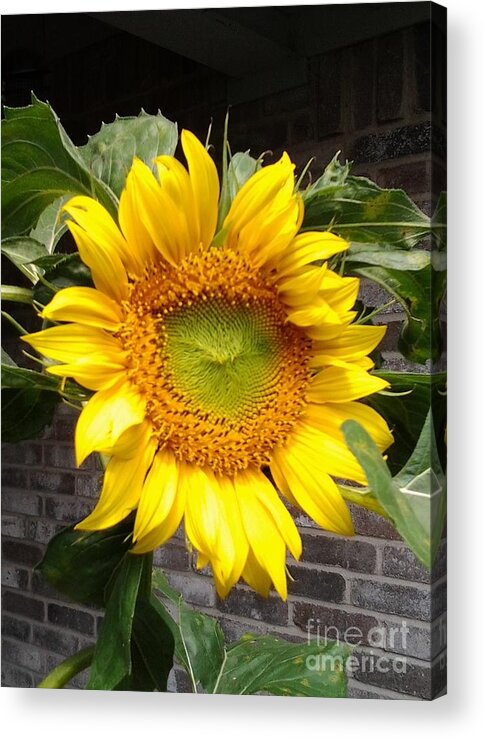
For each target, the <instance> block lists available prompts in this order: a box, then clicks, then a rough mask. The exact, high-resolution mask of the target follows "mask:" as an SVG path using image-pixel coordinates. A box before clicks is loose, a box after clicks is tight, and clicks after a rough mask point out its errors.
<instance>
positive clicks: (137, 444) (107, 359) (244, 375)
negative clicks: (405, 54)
mask: <svg viewBox="0 0 484 738" xmlns="http://www.w3.org/2000/svg"><path fill="white" fill-rule="evenodd" d="M181 143H182V148H183V152H184V155H185V158H186V162H187V168H186V167H185V166H184V165H183V164H182V163H180V162H179V161H178V160H177V159H176V158H174V157H171V156H160V157H158V158H157V159H156V160H155V162H154V165H155V170H156V176H155V174H153V172H152V170H151V169H150V168H149V167H148V166H147V165H146V164H144V163H143V162H142V161H140V160H139V159H135V160H134V161H133V164H132V167H131V169H130V171H129V173H128V176H127V179H126V183H125V187H124V190H123V192H122V194H121V197H120V201H119V213H118V220H119V224H118V223H116V222H115V221H114V220H113V218H112V217H111V216H110V215H109V214H108V212H107V211H106V210H105V209H104V208H103V207H102V206H101V205H100V204H99V202H97V201H96V200H94V199H91V198H89V197H84V196H75V197H73V198H72V199H70V200H69V201H68V203H67V204H66V205H65V208H64V209H65V211H66V212H67V213H68V216H69V220H68V227H69V229H70V231H71V233H72V235H73V237H74V239H75V241H76V243H77V247H78V249H79V254H80V257H81V259H82V260H83V262H84V263H85V264H86V265H87V266H88V267H89V268H90V270H91V273H92V278H93V282H94V285H95V287H93V288H91V287H67V288H65V289H62V290H60V291H59V292H57V293H56V294H55V296H54V298H53V299H52V301H51V302H50V303H49V304H48V305H47V306H46V307H45V308H44V309H43V311H42V313H41V315H42V317H43V318H45V319H47V320H49V321H52V322H55V323H57V322H58V321H61V323H63V324H61V325H56V326H54V327H51V328H48V329H46V330H43V331H40V332H38V333H34V334H31V335H30V336H27V337H25V340H26V341H27V342H28V343H29V344H31V346H33V347H34V348H35V349H36V350H37V351H39V352H40V353H41V354H43V355H44V356H46V357H48V358H50V359H53V360H55V361H56V362H59V363H55V364H51V365H49V366H48V371H49V372H50V373H51V374H55V375H57V376H59V377H71V378H73V379H74V380H76V381H77V382H79V383H80V384H81V385H83V386H84V387H86V388H88V389H89V390H93V391H94V394H93V395H92V397H91V399H90V400H89V401H88V402H87V404H86V405H85V407H84V409H83V410H82V412H81V414H80V416H79V420H78V422H77V426H76V434H75V448H76V458H77V463H78V464H81V463H82V462H83V461H84V460H85V459H86V457H87V456H88V455H89V454H90V453H92V452H94V451H97V452H100V453H102V454H105V455H107V456H108V457H110V458H109V461H108V463H107V466H106V470H105V473H104V480H103V487H102V491H101V494H100V498H99V501H98V503H97V505H96V506H95V508H94V510H93V512H92V513H91V514H90V515H88V517H87V518H86V519H85V520H83V521H82V522H80V523H78V525H77V528H78V529H81V530H103V529H105V528H109V527H110V526H113V525H115V524H116V523H118V522H119V521H121V520H122V519H123V518H125V517H126V516H127V515H128V514H129V513H130V512H131V511H133V510H136V516H135V523H134V531H133V547H132V549H131V550H132V552H133V553H138V554H142V553H146V552H149V551H152V550H153V549H155V548H156V547H158V546H160V545H161V544H163V543H164V542H165V541H167V540H168V539H169V538H170V537H171V536H172V535H173V534H174V533H175V531H176V530H177V529H178V527H179V525H180V523H181V522H182V521H183V522H184V528H185V535H186V538H187V541H188V545H190V546H191V547H192V548H193V549H195V550H196V551H197V553H198V555H197V566H198V567H200V568H201V567H204V566H206V565H207V564H210V565H211V569H212V573H213V577H214V580H215V585H216V589H217V592H218V594H219V596H221V597H225V596H226V595H227V593H228V592H229V591H230V589H231V588H232V587H233V585H234V584H235V583H236V582H237V581H238V580H239V579H240V578H242V579H243V580H244V581H245V582H246V583H247V584H248V585H249V586H251V587H252V588H253V589H255V590H256V591H257V592H258V593H260V594H262V595H265V596H267V594H268V593H269V591H270V589H271V587H272V586H274V588H275V589H276V590H277V592H278V593H279V595H280V596H281V597H282V598H284V599H285V598H286V597H287V581H286V566H285V562H286V553H287V549H288V550H289V551H290V553H291V554H292V555H293V557H294V558H296V559H298V558H299V557H300V555H301V539H300V536H299V533H298V531H297V528H296V526H295V524H294V521H293V519H292V517H291V515H290V513H289V512H288V509H287V507H286V506H285V504H284V503H283V501H282V499H281V497H280V496H279V494H278V491H279V492H280V494H281V495H282V496H283V497H284V498H285V499H286V501H288V502H289V503H290V504H291V505H293V506H295V507H297V508H300V509H302V510H303V511H304V512H305V513H306V514H307V515H309V516H310V517H311V518H312V519H313V520H314V521H315V522H316V523H317V524H318V525H320V526H322V527H323V528H325V529H327V530H329V531H333V532H337V533H340V534H344V535H351V534H353V532H354V531H353V526H352V521H351V517H350V513H349V510H348V508H347V506H346V504H345V502H344V500H343V498H342V496H341V493H340V491H339V489H338V486H337V485H336V483H335V481H334V477H336V478H344V479H346V480H353V481H355V482H357V483H360V484H365V482H366V480H365V475H364V473H363V471H362V469H361V467H360V466H359V464H358V463H357V461H356V459H355V458H354V456H353V455H352V454H351V452H350V451H349V449H348V448H347V446H346V445H345V442H344V437H343V435H342V432H341V430H340V427H341V424H342V423H343V421H344V420H346V419H349V418H353V419H355V420H357V421H358V422H359V423H361V425H362V426H363V427H364V428H365V429H366V430H367V431H368V432H369V433H370V435H371V436H372V438H373V439H374V441H375V443H376V444H377V445H378V447H379V448H380V450H382V451H383V450H385V449H386V448H387V447H388V446H389V445H390V443H391V442H392V437H391V434H390V432H389V430H388V427H387V425H386V423H385V421H384V420H383V419H382V418H381V417H380V416H379V415H378V414H377V413H376V412H375V411H374V410H373V409H371V408H370V407H368V406H367V405H365V404H362V403H361V402H359V400H361V399H362V398H364V397H366V396H368V395H370V394H372V393H374V392H378V391H379V390H382V389H383V388H384V387H385V386H386V382H385V381H383V380H382V379H380V378H378V377H376V376H372V374H371V373H369V370H370V369H371V368H372V366H373V363H372V361H371V360H370V359H369V358H368V354H369V353H370V351H372V350H373V349H374V348H375V347H376V346H377V344H378V343H379V342H380V340H381V339H382V337H383V334H384V332H385V328H384V327H380V326H366V325H355V324H353V323H354V319H355V317H356V313H355V312H354V311H353V310H352V308H353V306H354V303H355V300H356V297H357V292H358V286H359V280H358V279H355V278H349V277H341V276H340V275H338V274H336V273H335V272H334V271H332V270H331V269H330V268H329V267H328V263H327V260H328V259H329V258H330V257H333V256H334V255H335V254H338V253H340V252H343V251H344V250H345V249H346V248H347V247H348V244H347V243H346V242H345V241H344V240H343V239H342V238H340V237H338V236H337V235H335V234H333V233H329V232H315V231H301V232H300V230H301V225H302V221H303V214H304V206H303V201H302V198H301V197H300V195H299V194H298V193H297V191H296V188H295V180H294V165H293V163H292V162H291V160H290V158H289V157H288V155H287V154H286V153H284V154H283V155H282V157H281V159H280V160H279V161H278V162H277V163H275V164H272V165H268V166H264V167H262V168H260V169H259V170H258V171H257V172H256V173H255V174H253V175H252V176H251V177H250V178H249V179H248V180H247V181H246V182H245V184H244V185H243V186H242V187H241V188H240V189H239V191H238V193H237V194H236V196H235V198H234V199H233V201H232V204H231V206H230V209H229V211H228V213H227V215H226V217H225V219H224V220H223V222H222V223H221V224H220V228H219V229H218V231H217V221H218V212H219V191H220V188H219V179H218V175H217V170H216V167H215V165H214V162H213V160H212V159H211V157H210V155H209V154H208V153H207V151H206V149H205V148H204V147H203V145H202V144H201V143H200V141H199V140H198V139H197V138H196V137H195V136H194V135H193V134H192V133H190V132H189V131H186V130H185V131H183V132H182V134H181Z"/></svg>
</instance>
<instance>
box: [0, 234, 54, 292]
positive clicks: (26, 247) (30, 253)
mask: <svg viewBox="0 0 484 738" xmlns="http://www.w3.org/2000/svg"><path fill="white" fill-rule="evenodd" d="M2 254H3V255H4V256H6V257H7V259H9V260H10V261H11V262H12V264H15V266H16V267H17V269H18V270H19V271H20V272H22V274H24V275H25V276H26V277H27V278H28V279H29V280H30V281H31V282H32V283H33V284H35V283H36V282H37V280H38V278H39V272H38V269H36V268H35V266H32V263H33V262H34V261H35V260H36V259H40V258H41V257H42V256H45V255H46V254H47V251H46V249H45V246H43V245H42V244H41V243H39V241H37V240H35V238H31V237H30V236H20V237H13V238H5V239H3V241H2Z"/></svg>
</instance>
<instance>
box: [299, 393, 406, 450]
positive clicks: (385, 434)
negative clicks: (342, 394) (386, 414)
mask: <svg viewBox="0 0 484 738" xmlns="http://www.w3.org/2000/svg"><path fill="white" fill-rule="evenodd" d="M345 420H356V421H357V422H358V423H360V425H362V426H363V428H364V429H365V430H366V431H367V433H369V434H370V436H371V437H372V439H373V440H374V442H375V443H376V445H377V446H378V448H379V449H380V451H385V450H386V449H387V448H388V447H389V446H391V444H392V443H393V436H392V434H391V432H390V429H389V427H388V425H387V423H386V421H385V420H384V419H383V418H382V417H381V415H379V414H378V413H377V412H376V410H374V409H373V408H372V407H369V406H368V405H364V404H363V403H362V402H338V403H330V402H328V403H326V404H324V405H313V404H309V405H307V406H306V408H305V410H304V421H305V422H307V423H309V424H310V425H311V426H313V427H314V428H318V429H319V430H322V431H324V432H325V433H329V434H330V435H331V436H333V438H337V439H340V440H341V441H343V442H344V435H343V433H342V431H341V426H342V424H343V423H344V422H345Z"/></svg>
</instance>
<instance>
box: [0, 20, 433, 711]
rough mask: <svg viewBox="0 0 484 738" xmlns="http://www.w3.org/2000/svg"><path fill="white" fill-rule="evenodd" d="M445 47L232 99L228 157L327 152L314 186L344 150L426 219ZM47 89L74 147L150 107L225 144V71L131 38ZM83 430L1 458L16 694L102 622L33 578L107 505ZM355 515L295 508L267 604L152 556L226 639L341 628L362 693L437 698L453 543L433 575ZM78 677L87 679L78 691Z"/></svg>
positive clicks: (381, 56) (408, 31) (404, 40)
mask: <svg viewBox="0 0 484 738" xmlns="http://www.w3.org/2000/svg"><path fill="white" fill-rule="evenodd" d="M444 50H445V41H444V38H443V36H442V34H441V33H440V31H438V30H437V29H435V28H434V29H433V33H432V43H431V35H430V25H429V24H428V23H425V24H421V25H418V26H414V27H409V28H405V29H403V30H400V31H397V32H394V33H392V34H389V35H385V36H381V37H376V38H374V39H371V40H369V41H365V42H364V43H361V44H358V45H355V46H352V47H345V48H342V49H338V50H335V51H331V52H329V53H327V54H324V55H320V56H314V57H310V58H308V59H307V71H308V75H307V83H305V84H303V85H301V86H298V87H295V88H291V89H287V90H283V91H282V92H277V93H275V94H269V95H265V96H263V97H259V98H257V99H254V100H251V101H249V102H244V103H243V104H234V105H233V106H232V108H231V113H230V118H231V127H230V140H231V144H232V148H233V150H238V149H243V150H246V149H247V148H249V147H250V148H251V151H252V153H254V154H255V155H258V154H259V153H261V152H262V151H264V150H266V149H271V150H272V151H273V152H274V155H277V154H278V153H280V151H281V150H283V149H284V148H285V149H287V150H288V151H289V153H290V155H291V157H292V158H293V160H295V161H296V163H297V165H298V168H299V170H301V168H302V167H303V166H304V165H305V164H306V161H307V160H308V159H309V158H310V157H312V156H315V157H316V159H315V162H314V164H313V165H312V167H311V170H312V172H313V174H314V176H317V175H318V174H319V173H320V172H321V170H322V169H323V168H324V165H325V164H326V163H327V162H328V161H329V160H330V159H331V158H332V157H333V156H334V154H335V152H336V151H338V150H341V152H342V155H341V157H342V159H344V158H348V159H350V160H353V161H354V169H353V171H354V172H355V173H361V174H365V175H368V176H369V177H371V178H372V179H374V180H375V181H376V182H378V183H379V184H381V185H382V186H386V187H402V188H404V189H405V190H406V191H407V192H408V193H409V195H410V196H411V197H412V198H413V199H414V200H415V201H416V202H417V203H418V204H419V205H420V206H421V207H422V208H423V209H424V210H425V211H427V212H428V213H430V212H431V211H432V206H433V204H434V203H435V198H436V196H437V195H438V193H439V192H440V191H441V190H443V189H445V75H444V73H443V69H442V66H441V65H438V64H436V61H437V60H438V59H439V58H442V55H443V53H444ZM81 53H82V55H83V56H82V59H81V58H80V57H79V55H80V54H81ZM432 55H433V56H432ZM432 58H433V63H432ZM431 73H432V79H431V77H430V75H431ZM160 80H162V81H161V82H160ZM42 83H43V85H44V88H45V90H46V92H47V93H48V94H47V97H48V98H49V100H50V102H51V103H52V105H53V107H54V109H55V110H56V112H57V113H58V114H59V116H60V117H61V120H62V121H63V123H64V125H65V127H66V129H67V131H68V132H69V133H70V134H71V135H72V136H73V138H74V140H76V141H77V142H78V143H82V142H83V140H84V139H83V137H85V134H86V132H94V131H95V130H97V129H98V128H99V124H100V120H101V119H104V120H107V121H109V120H111V119H112V118H113V117H114V113H115V112H118V113H121V114H128V113H131V114H132V113H134V112H137V111H138V110H139V108H140V107H144V108H145V109H146V110H148V111H149V112H155V111H156V109H157V108H161V109H162V112H163V113H164V114H165V115H166V116H167V117H169V118H172V119H176V120H178V122H179V125H180V127H190V128H192V129H193V130H194V131H195V132H196V133H198V134H199V135H200V136H202V135H205V133H206V130H207V126H208V123H209V120H210V118H211V117H212V116H213V118H214V126H213V134H212V140H213V141H214V142H215V144H217V142H218V141H220V135H221V127H222V123H223V118H224V115H225V111H226V108H227V103H230V102H231V101H230V97H229V96H228V93H227V80H226V79H225V78H224V76H223V75H222V74H219V73H213V72H211V71H210V70H208V69H207V68H205V67H203V66H201V65H197V64H195V63H194V62H189V61H188V60H186V59H183V58H181V57H177V56H176V55H173V54H171V53H170V52H166V51H165V50H163V49H160V48H158V47H156V46H153V45H151V44H146V43H145V42H140V41H139V40H138V39H136V38H134V37H131V36H129V34H124V33H118V34H114V35H112V36H111V37H110V38H108V39H104V40H103V41H102V42H100V43H97V44H93V45H92V46H91V47H89V48H88V50H87V51H86V50H83V51H82V52H81V51H79V52H75V53H72V54H70V55H69V56H66V57H65V59H63V61H62V64H59V65H57V66H56V68H54V69H51V70H50V71H49V72H48V74H47V75H46V76H45V78H44V79H43V82H42ZM61 89H62V90H63V93H62V96H61V95H60V93H59V90H61ZM108 93H109V94H108ZM56 98H57V99H56ZM7 102H8V103H9V104H14V105H15V104H20V102H15V101H13V100H11V101H10V100H9V101H7ZM22 104H25V101H22ZM215 153H216V155H217V153H219V151H217V148H216V152H215ZM361 297H362V299H363V300H364V301H365V302H366V303H367V304H368V305H376V304H379V303H381V302H382V301H387V299H388V298H387V296H386V294H385V293H380V292H379V291H378V290H376V289H375V288H374V287H371V288H369V287H368V286H365V285H362V294H361ZM379 317H380V319H381V320H382V321H385V322H386V323H388V326H389V328H388V331H387V336H386V337H385V339H384V343H383V345H382V355H383V359H384V361H385V365H386V366H387V367H392V368H396V369H402V368H405V369H412V370H414V371H422V367H417V366H411V365H409V364H408V363H406V362H405V361H404V360H403V359H402V357H401V356H400V355H399V354H398V352H397V350H396V339H397V337H398V333H399V329H400V326H401V321H402V319H403V316H402V313H401V312H400V311H398V310H395V308H394V307H393V308H389V309H388V311H387V312H386V313H385V314H383V315H381V316H379ZM7 338H9V334H8V332H7ZM11 342H13V337H12V338H11ZM75 420H76V417H75V413H74V412H73V411H71V410H70V409H69V408H67V407H61V408H60V410H59V411H58V413H57V415H56V418H55V422H54V424H53V426H52V427H51V428H49V429H48V430H47V431H46V433H45V434H44V437H43V438H42V439H39V440H35V441H31V442H24V443H20V444H16V445H5V446H4V448H3V454H2V466H3V478H2V482H3V492H2V512H3V517H2V526H3V527H2V532H3V559H2V583H3V618H2V632H3V651H2V661H3V663H2V679H3V684H4V685H6V686H18V687H33V686H35V685H36V684H37V683H38V682H39V680H40V679H41V678H42V676H44V675H45V674H46V673H47V672H48V671H49V670H50V669H51V668H53V667H54V666H55V665H56V664H57V663H58V662H59V661H60V660H62V658H64V657H65V656H66V655H69V654H71V653H72V652H74V651H75V650H76V649H78V648H79V647H81V646H83V645H87V644H88V643H91V642H92V641H93V638H94V637H95V635H96V632H97V629H98V628H99V625H100V622H101V614H100V613H99V612H97V611H94V610H91V609H89V608H85V607H79V606H77V605H75V604H74V603H72V602H68V601H66V600H65V599H63V598H62V597H60V596H59V595H58V594H57V593H56V592H54V591H53V590H52V589H51V588H50V587H48V586H47V585H46V584H45V583H44V582H43V581H42V579H41V578H40V576H39V574H38V573H37V572H36V571H35V569H34V567H35V564H36V563H37V562H38V561H39V560H40V558H41V556H42V552H43V550H44V547H45V545H46V543H47V542H48V540H49V539H50V537H51V536H52V535H53V534H54V533H55V532H56V531H58V530H60V529H61V528H62V527H63V526H65V525H67V524H70V523H72V522H73V521H75V520H77V519H79V518H80V517H83V516H84V515H85V514H87V513H88V512H89V511H90V509H91V508H92V506H93V504H94V499H95V498H96V496H97V494H98V490H99V476H100V471H99V469H98V468H97V467H96V464H95V462H94V461H93V460H88V461H87V462H86V463H85V464H84V465H83V466H82V467H81V469H76V468H75V464H74V457H73V451H72V439H73V430H74V426H75ZM353 517H354V521H355V527H356V532H357V535H356V536H355V537H354V538H352V539H346V538H341V537H335V536H333V535H330V534H328V533H325V532H323V531H321V530H319V529H317V528H316V527H315V526H314V525H312V524H311V522H310V521H309V520H308V519H307V518H305V517H304V516H303V515H297V521H298V524H299V526H300V530H301V534H302V537H303V542H304V553H303V558H302V560H301V561H300V562H299V563H296V562H289V571H290V573H291V576H292V578H293V581H292V583H291V584H290V596H289V599H288V601H287V603H283V602H282V601H280V600H279V599H278V598H277V597H276V596H271V597H270V598H269V599H268V600H265V599H263V598H260V597H259V596H257V595H255V594H254V593H253V592H251V591H250V590H249V589H248V588H247V587H246V586H244V585H238V586H237V587H236V588H235V590H234V591H233V592H232V594H231V595H230V596H229V597H228V599H227V600H225V601H224V602H221V601H220V600H218V599H217V597H216V594H215V591H214V588H213V585H212V582H211V579H210V577H209V576H207V572H204V571H202V572H196V571H195V568H194V566H193V562H192V558H191V555H190V553H189V552H188V551H187V550H186V548H185V545H184V539H183V534H182V532H181V531H180V532H179V534H178V535H177V536H176V537H175V539H173V541H172V542H170V543H169V544H168V545H166V546H164V547H163V548H162V549H160V550H158V551H157V552H156V553H155V563H156V564H157V565H159V566H162V567H163V568H164V570H165V571H166V572H167V574H168V575H169V578H170V580H171V582H172V584H173V585H174V586H175V587H177V588H179V589H180V590H181V591H182V592H183V594H184V596H185V598H186V600H187V601H188V602H190V603H192V604H193V605H194V606H196V607H198V608H200V609H202V610H203V611H204V612H207V613H210V614H212V615H214V616H216V617H218V618H219V620H220V623H221V625H222V627H223V629H224V631H225V632H226V634H227V638H228V639H229V640H234V639H236V638H238V637H239V636H240V635H241V634H242V633H244V632H247V631H251V632H255V633H262V632H269V633H279V634H281V635H283V636H285V637H287V638H289V639H293V640H298V639H305V638H307V637H308V634H309V635H310V636H311V637H317V636H318V635H319V636H320V637H321V638H323V637H324V634H325V627H329V626H331V627H332V628H333V630H332V631H328V632H327V633H328V635H329V636H330V637H331V636H332V637H335V634H339V636H340V637H343V636H344V635H345V634H346V635H347V637H348V638H349V642H350V643H352V644H355V645H356V649H355V654H356V655H357V656H358V664H359V667H358V668H356V669H355V672H354V674H353V676H352V678H351V679H350V696H352V697H367V698H372V697H374V698H382V699H396V698H419V699H430V698H431V697H433V696H435V695H437V694H439V693H440V692H441V691H442V689H443V687H444V685H445V542H444V543H443V544H442V546H441V552H440V555H439V558H438V562H437V564H436V566H435V568H434V571H433V572H432V576H431V577H430V576H429V574H428V573H427V572H426V571H425V570H424V569H423V567H422V566H421V565H420V564H419V563H418V562H417V561H416V559H415V557H414V556H413V554H412V553H411V552H410V551H409V550H408V548H407V547H406V545H405V544H404V543H403V542H402V541H401V539H400V538H399V537H398V535H396V534H395V532H394V531H393V529H392V527H391V526H390V525H389V524H387V523H386V522H385V521H384V520H383V519H382V518H379V517H378V516H376V515H374V514H372V513H369V512H366V511H363V510H361V509H353ZM402 627H403V630H402ZM349 628H352V630H351V631H348V629H349ZM375 628H378V629H379V630H377V631H375ZM392 628H393V629H394V630H393V631H392V630H391V629H392ZM375 633H379V634H380V636H379V637H376V636H375ZM381 633H385V634H386V639H382V637H381ZM360 634H361V635H360ZM372 664H373V666H372ZM380 667H381V668H380ZM82 683H83V682H82V677H80V678H78V679H77V681H76V680H75V681H74V682H73V683H72V686H74V687H75V686H81V685H82ZM171 687H172V689H178V690H179V691H184V690H186V689H188V685H187V683H186V680H185V678H184V675H183V673H182V672H180V671H176V672H175V673H174V674H173V678H172V680H171Z"/></svg>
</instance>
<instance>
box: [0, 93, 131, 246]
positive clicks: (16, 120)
mask: <svg viewBox="0 0 484 738" xmlns="http://www.w3.org/2000/svg"><path fill="white" fill-rule="evenodd" d="M4 110H5V120H3V121H2V180H3V186H2V226H3V234H4V236H7V237H8V236H16V235H21V234H24V233H28V232H29V231H31V229H32V228H35V227H36V226H37V223H38V221H39V218H40V216H41V215H42V213H43V211H44V210H45V209H46V208H47V207H48V206H49V205H51V203H53V202H54V201H56V200H58V199H59V198H60V197H63V196H65V195H67V194H71V195H74V194H82V195H89V196H92V197H95V198H96V199H98V200H99V201H100V202H101V203H102V204H103V205H104V206H105V207H106V208H107V209H108V210H109V211H110V213H111V214H112V215H113V217H116V210H117V208H116V199H115V196H114V195H113V194H112V192H111V191H110V190H109V188H108V187H107V186H106V185H105V184H104V183H103V182H100V181H99V180H98V179H97V178H96V177H95V176H93V174H92V173H91V172H89V170H88V169H87V167H86V165H85V163H84V161H83V158H82V156H81V155H80V153H79V150H78V149H77V148H76V147H75V146H74V144H73V143H72V142H71V141H70V139H69V137H68V136H67V134H66V132H65V131H64V129H63V128H62V126H61V124H60V122H59V120H58V118H57V116H56V115H55V113H54V111H53V110H52V108H51V107H50V105H48V104H47V103H44V102H41V101H40V100H37V98H36V97H35V96H33V97H32V105H28V106H27V107H24V108H7V107H6V108H5V109H4Z"/></svg>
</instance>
